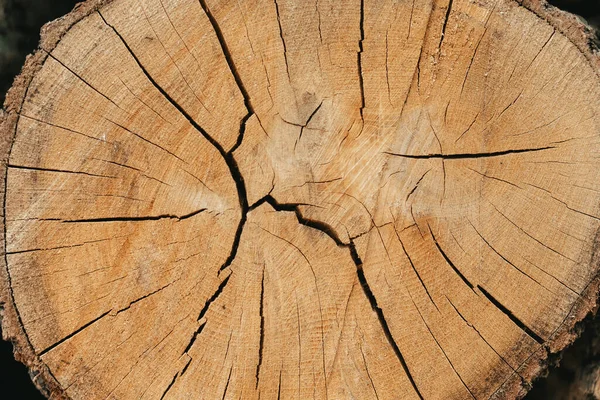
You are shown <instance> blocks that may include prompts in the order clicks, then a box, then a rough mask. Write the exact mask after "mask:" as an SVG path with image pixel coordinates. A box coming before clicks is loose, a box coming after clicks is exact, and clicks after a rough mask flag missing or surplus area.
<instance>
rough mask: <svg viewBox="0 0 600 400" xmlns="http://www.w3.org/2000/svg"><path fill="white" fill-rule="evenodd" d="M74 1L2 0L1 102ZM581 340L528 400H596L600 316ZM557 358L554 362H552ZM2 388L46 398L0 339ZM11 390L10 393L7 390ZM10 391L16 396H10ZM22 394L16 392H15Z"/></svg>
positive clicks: (598, 16) (574, 6)
mask: <svg viewBox="0 0 600 400" xmlns="http://www.w3.org/2000/svg"><path fill="white" fill-rule="evenodd" d="M549 2H550V3H551V4H553V5H555V6H557V7H559V8H562V9H564V10H567V11H571V12H573V13H575V14H578V15H580V16H582V17H583V18H585V19H586V20H587V21H588V23H589V24H590V25H592V26H594V27H600V0H550V1H549ZM75 3H76V1H74V0H0V103H4V96H5V93H6V91H7V90H8V88H9V87H10V86H11V84H12V81H13V79H14V77H15V76H16V75H17V74H18V73H19V71H20V69H21V66H22V65H23V63H24V61H25V56H26V55H27V54H30V53H31V52H32V51H33V50H34V49H35V48H36V47H37V44H38V40H39V32H40V28H41V26H42V25H43V24H44V23H46V22H48V21H51V20H53V19H55V18H58V17H60V16H62V15H64V14H66V13H68V12H69V11H70V10H71V9H72V8H73V6H74V5H75ZM582 327H583V328H585V331H584V333H583V335H582V337H581V338H580V339H579V340H578V341H577V342H576V343H575V344H574V345H573V346H571V347H570V348H569V349H567V350H566V351H565V352H564V354H563V357H562V361H561V362H560V364H561V365H560V366H559V367H556V366H554V367H552V368H550V373H549V375H548V377H547V378H540V379H538V381H536V382H535V383H534V387H533V389H532V390H531V392H530V393H529V394H528V395H527V397H526V399H527V400H542V399H544V400H545V399H548V400H567V399H569V400H575V399H585V400H589V399H594V397H593V396H588V395H586V394H580V393H578V392H576V389H575V387H579V386H578V385H579V384H580V383H581V382H583V381H585V380H586V379H593V378H594V375H595V374H597V373H598V371H600V316H599V317H598V318H595V319H593V320H589V321H587V322H586V323H585V324H583V326H582ZM558 361H559V360H558V359H554V360H551V362H552V363H553V364H557V363H558ZM0 387H2V388H3V395H0V397H2V398H4V396H5V395H8V396H9V398H10V399H19V400H21V399H22V400H29V399H32V400H37V399H40V400H43V399H44V397H42V395H41V394H40V393H39V392H38V391H37V389H36V388H35V387H34V385H33V383H32V382H31V380H30V378H29V375H28V372H27V369H26V368H25V366H24V365H22V364H20V363H18V362H16V361H15V360H14V358H13V354H12V345H11V344H10V343H8V342H4V341H2V340H0ZM9 388H10V389H9ZM9 393H12V394H10V395H9ZM17 393H18V394H17Z"/></svg>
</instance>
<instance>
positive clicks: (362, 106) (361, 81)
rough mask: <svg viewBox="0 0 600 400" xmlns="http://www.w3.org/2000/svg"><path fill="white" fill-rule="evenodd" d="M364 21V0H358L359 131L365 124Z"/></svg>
mask: <svg viewBox="0 0 600 400" xmlns="http://www.w3.org/2000/svg"><path fill="white" fill-rule="evenodd" d="M364 23H365V0H360V23H359V29H360V39H359V40H358V53H357V56H356V61H357V64H358V85H359V88H360V108H359V112H360V119H361V121H362V123H363V127H362V128H361V131H362V129H363V128H364V125H365V119H364V115H363V111H364V109H365V82H364V77H363V70H362V61H363V60H362V54H363V51H364V47H363V41H364V40H365V28H364Z"/></svg>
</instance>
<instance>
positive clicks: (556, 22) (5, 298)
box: [0, 0, 600, 400]
mask: <svg viewBox="0 0 600 400" xmlns="http://www.w3.org/2000/svg"><path fill="white" fill-rule="evenodd" d="M112 1H114V0H85V1H84V2H83V3H78V4H77V5H76V6H75V8H74V9H73V11H71V12H70V13H69V14H67V15H65V16H63V17H61V18H59V19H57V20H54V21H52V22H49V23H47V24H46V25H44V26H43V27H42V30H41V39H40V43H39V48H38V50H36V51H35V52H34V53H33V54H32V55H29V56H27V59H26V61H25V64H24V66H23V68H22V69H21V72H20V74H19V75H18V76H17V77H16V78H15V80H14V82H13V85H12V87H11V88H10V89H9V91H8V93H7V95H6V100H5V102H4V108H3V109H0V173H1V177H2V178H1V179H0V196H2V208H1V209H0V229H1V230H2V234H1V236H0V245H1V246H2V254H3V256H2V257H0V330H1V331H2V339H3V340H6V341H10V342H11V343H12V344H13V346H14V356H15V359H16V360H17V361H19V362H21V363H23V364H25V366H27V368H28V369H29V375H30V377H31V379H32V381H33V383H34V384H35V386H36V387H37V388H38V389H39V390H40V392H41V393H42V394H43V395H45V396H46V397H48V398H50V399H61V400H62V399H65V400H67V399H70V398H69V396H68V395H67V394H66V393H65V392H64V390H63V388H62V387H61V386H60V384H59V383H58V381H57V380H56V379H55V377H54V376H53V375H52V372H51V371H50V370H49V369H48V367H47V366H46V365H45V364H44V362H43V361H42V360H41V359H40V357H39V356H38V355H36V354H35V351H34V349H33V347H32V345H31V343H30V341H29V338H28V336H27V334H26V332H25V330H24V328H23V325H22V323H21V318H20V315H19V313H18V310H17V309H16V307H15V304H14V299H13V295H12V289H11V286H10V276H9V273H8V267H7V263H6V257H5V252H4V250H5V249H6V245H5V239H6V230H5V225H4V217H5V208H4V207H5V204H4V200H5V197H6V196H5V194H6V174H7V167H6V164H7V162H8V158H9V155H10V151H11V147H12V143H13V141H14V137H15V134H16V125H17V123H18V114H19V112H20V110H21V107H22V104H23V101H24V100H25V97H26V95H27V90H28V88H29V84H30V83H31V81H32V79H33V77H34V76H35V74H36V73H37V72H38V71H39V70H40V69H41V67H42V66H43V64H44V61H45V60H46V58H47V52H50V51H52V50H53V49H54V48H55V47H56V46H57V45H58V43H59V42H60V40H61V39H62V37H63V35H64V34H65V33H66V32H67V31H68V30H69V29H70V28H71V27H72V26H73V25H74V24H76V23H77V22H79V21H80V20H82V19H83V18H85V17H87V16H88V15H90V14H91V13H93V12H95V11H96V10H98V9H99V8H101V7H102V6H104V5H106V4H108V3H111V2H112ZM514 1H515V2H516V3H518V4H519V5H520V6H522V7H525V8H526V9H528V10H529V11H531V12H533V13H535V14H536V15H537V16H538V17H539V18H541V19H543V20H545V21H546V22H548V23H549V24H550V25H552V26H553V27H554V28H555V29H557V30H558V31H559V32H560V33H562V34H563V35H565V36H566V37H567V38H568V39H569V40H570V41H571V42H572V43H573V45H575V46H576V47H577V48H578V49H579V50H580V51H581V53H582V54H583V55H584V56H585V57H586V58H587V60H588V61H589V62H590V64H591V66H592V68H593V69H594V71H595V72H596V74H597V75H598V76H599V77H600V49H598V48H597V46H596V45H595V42H594V30H593V28H591V27H589V26H588V25H586V24H585V22H584V21H582V20H581V19H580V18H578V17H577V16H575V15H573V14H570V13H568V12H565V11H562V10H560V9H558V8H556V7H554V6H552V5H550V4H548V3H547V1H546V0H514ZM590 262H591V263H592V264H596V265H598V264H600V232H598V233H597V235H596V238H595V240H594V246H593V249H592V255H591V260H590ZM599 292H600V272H598V274H597V275H596V276H595V277H594V279H592V280H591V282H590V283H589V284H588V286H587V287H586V289H585V290H584V292H583V294H582V295H581V297H580V298H579V300H578V301H577V302H576V303H575V304H574V305H573V307H572V309H571V311H570V313H569V315H568V316H567V317H566V318H565V320H564V321H563V323H562V324H561V325H560V327H559V328H558V329H557V330H556V332H555V333H554V334H553V335H552V337H551V338H550V340H548V341H547V342H546V343H545V344H544V346H543V347H542V348H540V350H538V351H537V352H535V353H534V354H532V355H531V356H530V357H529V359H528V360H527V361H526V362H525V363H524V364H523V365H522V366H521V367H520V368H519V369H518V372H519V374H520V375H521V376H522V378H521V376H518V375H515V374H513V375H512V376H510V377H509V378H507V380H506V381H505V382H504V384H503V385H502V386H501V387H500V388H498V390H497V391H496V392H495V393H494V394H493V395H492V396H491V398H490V399H503V398H511V399H512V398H522V397H523V396H525V394H526V393H527V392H528V391H529V389H530V388H531V382H532V381H533V380H535V379H536V378H538V377H541V376H544V375H545V373H546V372H547V370H548V367H549V366H550V365H551V362H550V361H549V360H550V358H552V357H555V356H556V355H559V356H560V353H561V352H562V351H563V350H564V349H565V348H566V347H567V346H569V345H570V344H572V343H573V341H575V340H576V339H577V338H578V337H579V336H580V333H581V327H582V325H583V323H584V320H585V319H588V318H592V317H594V316H595V314H596V312H597V310H598V300H599V299H600V297H599V294H600V293H599Z"/></svg>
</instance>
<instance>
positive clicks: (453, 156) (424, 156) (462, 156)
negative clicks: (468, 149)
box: [384, 146, 556, 160]
mask: <svg viewBox="0 0 600 400" xmlns="http://www.w3.org/2000/svg"><path fill="white" fill-rule="evenodd" d="M555 148H556V147H553V146H547V147H539V148H532V149H514V150H503V151H495V152H489V153H455V154H441V153H434V154H400V153H393V152H390V151H384V153H385V154H388V155H390V156H395V157H403V158H414V159H430V158H439V159H443V160H461V159H476V158H491V157H502V156H507V155H511V154H520V153H533V152H537V151H543V150H550V149H555Z"/></svg>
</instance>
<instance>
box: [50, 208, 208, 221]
mask: <svg viewBox="0 0 600 400" xmlns="http://www.w3.org/2000/svg"><path fill="white" fill-rule="evenodd" d="M203 211H206V208H201V209H199V210H196V211H192V212H190V213H187V214H184V215H172V214H163V215H150V216H143V217H109V218H87V219H65V220H61V221H60V222H63V223H69V224H72V223H83V222H85V223H96V222H135V221H159V220H161V219H174V220H177V221H183V220H185V219H188V218H191V217H193V216H195V215H198V214H200V213H201V212H203Z"/></svg>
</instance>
